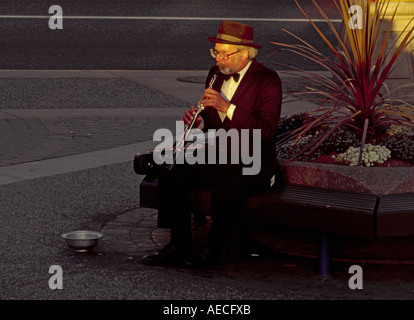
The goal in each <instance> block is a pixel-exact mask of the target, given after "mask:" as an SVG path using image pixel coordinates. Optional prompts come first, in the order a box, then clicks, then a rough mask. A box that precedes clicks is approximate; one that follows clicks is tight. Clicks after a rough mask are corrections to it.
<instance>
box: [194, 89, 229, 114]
mask: <svg viewBox="0 0 414 320" xmlns="http://www.w3.org/2000/svg"><path fill="white" fill-rule="evenodd" d="M200 103H202V104H203V106H204V107H213V108H214V109H216V110H218V111H221V112H224V113H227V110H228V109H229V107H230V102H228V101H227V100H226V99H224V98H223V97H222V96H221V94H220V93H219V92H217V91H216V90H213V89H210V88H208V89H206V90H204V94H203V96H202V97H201V101H200Z"/></svg>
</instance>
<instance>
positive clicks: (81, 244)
mask: <svg viewBox="0 0 414 320" xmlns="http://www.w3.org/2000/svg"><path fill="white" fill-rule="evenodd" d="M102 237H103V234H102V233H100V232H98V231H89V230H80V231H72V232H67V233H64V234H62V238H63V239H65V241H66V244H67V245H68V246H69V248H71V249H73V250H76V251H79V252H86V251H89V250H92V249H93V248H95V247H96V245H97V244H98V242H99V239H100V238H102Z"/></svg>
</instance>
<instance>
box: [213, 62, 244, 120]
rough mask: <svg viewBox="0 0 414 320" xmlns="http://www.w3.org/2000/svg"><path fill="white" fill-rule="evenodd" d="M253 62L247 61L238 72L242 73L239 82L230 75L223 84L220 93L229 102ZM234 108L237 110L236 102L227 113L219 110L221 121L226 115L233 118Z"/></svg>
mask: <svg viewBox="0 0 414 320" xmlns="http://www.w3.org/2000/svg"><path fill="white" fill-rule="evenodd" d="M251 63H252V62H251V61H249V63H247V65H246V66H245V67H244V68H243V69H242V70H241V71H240V72H238V73H239V74H240V78H239V81H238V82H236V81H234V79H233V77H230V79H229V80H225V81H224V82H223V85H222V86H221V91H220V94H221V96H222V97H223V98H224V99H226V100H227V101H228V102H230V101H231V99H232V98H233V95H234V93H235V92H236V90H237V88H238V87H239V84H240V82H241V81H242V79H243V77H244V75H245V74H246V71H247V70H248V69H249V67H250V65H251ZM234 110H236V106H235V105H234V104H231V105H230V107H229V109H228V110H227V113H224V112H221V111H217V112H218V113H219V116H220V119H221V121H224V119H225V118H226V116H227V118H229V119H230V120H231V119H233V114H234Z"/></svg>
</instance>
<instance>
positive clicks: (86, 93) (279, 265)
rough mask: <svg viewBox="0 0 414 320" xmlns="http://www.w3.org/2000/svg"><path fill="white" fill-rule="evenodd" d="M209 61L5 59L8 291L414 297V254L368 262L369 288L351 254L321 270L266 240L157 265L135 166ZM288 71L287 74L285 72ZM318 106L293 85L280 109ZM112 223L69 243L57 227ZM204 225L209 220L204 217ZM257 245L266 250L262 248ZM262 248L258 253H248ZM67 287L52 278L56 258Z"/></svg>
mask: <svg viewBox="0 0 414 320" xmlns="http://www.w3.org/2000/svg"><path fill="white" fill-rule="evenodd" d="M205 75H206V71H156V72H155V71H7V70H3V71H0V87H1V88H2V99H0V100H1V101H0V203H1V204H2V205H1V207H0V216H1V218H2V224H1V226H0V234H1V237H0V254H1V257H0V258H1V261H2V264H1V270H0V271H1V272H0V283H1V286H2V290H1V292H0V299H75V300H78V299H138V300H140V299H167V300H168V299H241V300H243V299H272V300H273V299H407V298H412V297H414V293H413V292H414V278H413V275H414V272H413V270H412V267H411V266H410V265H404V266H387V267H378V266H366V267H364V271H365V273H364V274H365V277H366V278H365V281H366V285H365V288H364V290H360V291H355V290H350V289H349V287H348V279H349V274H348V267H349V265H347V264H338V265H335V269H334V270H335V273H334V275H333V276H332V277H330V278H326V277H319V276H317V275H316V274H315V272H316V270H317V266H316V261H314V260H308V259H302V258H297V257H289V256H283V255H277V254H273V253H269V252H268V251H266V250H264V249H263V248H260V247H255V248H252V249H251V250H253V251H250V252H247V253H248V254H247V255H236V256H233V257H232V258H231V259H229V261H226V262H225V263H224V264H223V265H222V266H220V267H218V268H213V269H211V270H182V269H181V268H177V267H166V268H160V267H154V268H151V267H148V266H145V265H142V264H141V263H140V262H139V261H140V257H141V256H142V255H143V254H146V253H149V252H152V251H154V250H157V249H158V248H159V247H161V246H162V245H163V244H164V243H165V242H166V241H167V240H168V234H167V233H166V231H164V230H159V229H157V228H156V211H155V210H152V209H146V208H140V207H139V200H138V199H139V196H138V195H139V183H140V181H141V180H142V178H143V177H141V176H138V175H136V174H135V173H134V172H133V170H132V161H133V157H134V155H135V153H137V152H144V151H146V150H148V149H149V148H151V147H154V146H155V145H156V144H158V142H154V141H152V136H153V133H154V131H155V130H156V129H159V128H168V129H170V130H174V128H175V120H177V119H179V118H180V117H181V115H182V112H183V111H184V110H185V109H186V108H187V107H188V106H189V105H190V104H194V103H196V102H197V101H198V99H199V97H200V95H201V93H202V91H203V87H204V85H203V80H204V77H205ZM283 79H285V78H283V77H282V80H283ZM312 108H315V106H314V105H312V104H309V103H305V102H303V101H299V100H296V99H293V98H292V97H286V98H285V99H284V106H283V113H282V114H283V115H288V114H294V113H297V112H299V111H304V110H309V109H312ZM77 229H92V230H101V231H103V233H104V234H105V237H104V238H103V239H102V241H101V243H100V245H99V246H98V247H97V249H96V250H94V251H92V252H90V253H87V254H79V253H75V252H72V251H71V250H69V249H68V248H67V247H66V245H65V243H64V242H63V240H62V239H61V238H60V234H61V233H63V232H67V231H71V230H77ZM198 231H199V232H203V228H202V227H201V228H199V229H198ZM255 250H257V251H255ZM251 254H253V256H252V255H251ZM56 264H57V265H60V266H62V269H63V271H64V289H63V290H51V289H50V288H49V287H48V280H49V278H50V276H51V275H50V274H49V273H48V269H49V267H50V266H51V265H56Z"/></svg>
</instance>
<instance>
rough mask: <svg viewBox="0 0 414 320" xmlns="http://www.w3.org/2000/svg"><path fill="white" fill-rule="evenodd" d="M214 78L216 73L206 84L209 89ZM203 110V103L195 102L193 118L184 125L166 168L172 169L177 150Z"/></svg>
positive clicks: (181, 146) (181, 147)
mask: <svg viewBox="0 0 414 320" xmlns="http://www.w3.org/2000/svg"><path fill="white" fill-rule="evenodd" d="M216 79H217V73H216V74H214V75H213V77H212V78H211V80H210V83H209V85H208V87H209V88H210V89H212V88H213V85H214V82H215V81H216ZM203 110H204V105H203V104H202V103H199V104H197V106H196V108H195V113H194V116H193V120H191V122H190V123H189V124H186V125H185V127H184V131H183V134H182V135H181V137H180V140H178V142H177V143H176V145H175V148H174V151H173V163H172V164H170V165H169V166H167V168H168V169H169V170H172V168H173V167H174V164H175V159H176V155H177V152H181V151H182V150H183V149H184V145H185V141H186V140H187V138H188V135H189V134H190V131H191V129H192V128H193V126H194V124H195V122H196V120H197V117H198V116H199V115H200V113H201V111H203Z"/></svg>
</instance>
